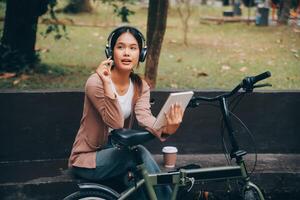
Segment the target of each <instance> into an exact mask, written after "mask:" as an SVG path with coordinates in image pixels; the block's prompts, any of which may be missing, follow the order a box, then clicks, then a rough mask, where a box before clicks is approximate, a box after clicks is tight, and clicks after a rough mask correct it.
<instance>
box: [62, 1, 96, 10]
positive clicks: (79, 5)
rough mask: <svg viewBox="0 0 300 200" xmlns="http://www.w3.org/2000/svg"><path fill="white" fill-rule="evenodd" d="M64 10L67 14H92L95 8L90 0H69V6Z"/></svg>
mask: <svg viewBox="0 0 300 200" xmlns="http://www.w3.org/2000/svg"><path fill="white" fill-rule="evenodd" d="M63 10H64V12H65V13H82V12H92V11H93V6H92V4H91V1H90V0H69V4H68V5H67V6H66V7H65V8H64V9H63Z"/></svg>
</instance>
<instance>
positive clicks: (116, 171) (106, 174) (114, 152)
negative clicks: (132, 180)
mask: <svg viewBox="0 0 300 200" xmlns="http://www.w3.org/2000/svg"><path fill="white" fill-rule="evenodd" d="M137 148H138V150H139V152H140V155H141V159H142V161H143V162H144V164H145V166H146V169H147V171H148V173H150V174H151V173H159V172H160V168H159V166H158V165H157V163H156V162H155V160H154V159H153V157H152V156H151V153H150V152H149V151H148V150H147V149H146V148H145V147H144V146H142V145H138V147H137ZM135 160H136V159H135V157H134V154H133V152H130V151H129V150H128V149H125V148H121V149H119V148H116V147H113V146H112V145H111V144H110V143H109V144H108V145H107V146H106V147H105V148H104V149H102V150H100V151H97V154H96V168H95V169H88V168H80V167H73V168H72V172H73V173H75V174H76V175H78V176H80V177H82V178H85V179H89V180H92V181H99V180H106V179H109V178H112V177H116V176H121V175H123V174H125V173H126V172H127V171H128V170H129V169H134V168H135V166H136V161H135ZM154 189H155V192H156V195H157V198H158V199H159V200H160V199H163V200H165V199H166V200H167V199H170V197H171V188H170V186H159V187H158V186H157V187H155V188H154ZM134 195H135V199H147V198H146V196H145V188H142V189H141V190H138V192H136V193H135V194H134Z"/></svg>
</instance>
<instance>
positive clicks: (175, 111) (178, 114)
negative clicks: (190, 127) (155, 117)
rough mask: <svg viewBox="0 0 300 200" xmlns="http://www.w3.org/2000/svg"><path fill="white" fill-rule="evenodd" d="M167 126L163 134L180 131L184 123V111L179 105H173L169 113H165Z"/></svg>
mask: <svg viewBox="0 0 300 200" xmlns="http://www.w3.org/2000/svg"><path fill="white" fill-rule="evenodd" d="M165 117H166V120H167V125H166V126H165V127H164V129H163V132H164V133H167V134H173V133H175V132H176V130H177V129H178V127H179V125H180V123H181V122H182V117H183V110H182V108H181V106H180V105H179V104H177V103H176V104H173V105H172V106H171V107H170V110H169V111H168V113H165Z"/></svg>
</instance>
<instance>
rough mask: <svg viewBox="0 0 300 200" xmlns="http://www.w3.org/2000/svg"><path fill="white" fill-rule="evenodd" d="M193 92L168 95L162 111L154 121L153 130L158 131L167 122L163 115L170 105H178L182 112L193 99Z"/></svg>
mask: <svg viewBox="0 0 300 200" xmlns="http://www.w3.org/2000/svg"><path fill="white" fill-rule="evenodd" d="M193 94H194V92H193V91H187V92H175V93H170V95H169V97H168V99H167V101H166V102H165V104H164V105H163V107H162V109H161V110H160V112H159V114H158V116H157V118H156V121H155V123H154V125H153V128H154V129H156V130H158V129H160V128H161V127H162V126H165V125H166V123H167V121H166V117H165V114H164V113H167V112H168V111H169V109H170V107H171V105H172V104H175V103H178V104H179V105H180V106H181V108H182V110H183V111H184V110H185V109H186V107H187V105H188V103H189V102H190V100H191V98H192V97H193Z"/></svg>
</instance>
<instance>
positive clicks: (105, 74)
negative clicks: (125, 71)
mask: <svg viewBox="0 0 300 200" xmlns="http://www.w3.org/2000/svg"><path fill="white" fill-rule="evenodd" d="M112 63H113V60H112V59H111V57H109V58H108V59H107V60H104V61H102V62H101V63H100V65H99V66H98V68H97V69H96V73H97V74H98V76H99V77H100V78H101V79H102V81H103V82H104V83H109V82H110V79H111V71H110V70H111V66H112Z"/></svg>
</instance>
